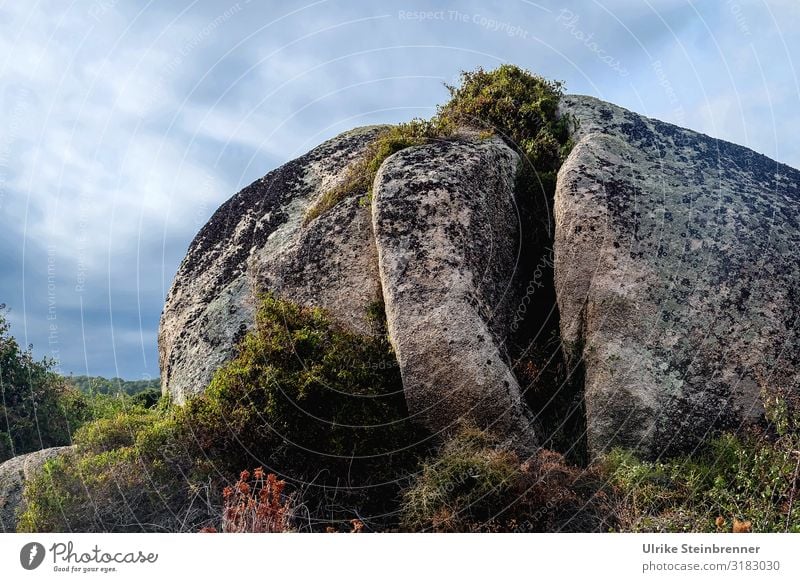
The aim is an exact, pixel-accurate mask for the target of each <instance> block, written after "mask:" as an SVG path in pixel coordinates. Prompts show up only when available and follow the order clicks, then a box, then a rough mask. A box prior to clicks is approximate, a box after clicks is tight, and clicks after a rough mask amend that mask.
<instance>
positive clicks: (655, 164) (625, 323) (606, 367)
mask: <svg viewBox="0 0 800 582" xmlns="http://www.w3.org/2000/svg"><path fill="white" fill-rule="evenodd" d="M562 108H563V109H564V110H565V111H567V112H570V113H572V114H573V115H575V116H576V117H577V119H578V122H579V129H578V132H577V134H576V136H575V141H576V145H575V147H574V149H573V150H572V153H571V154H570V156H569V158H568V159H567V160H566V162H565V163H564V164H563V166H562V168H561V171H560V173H559V178H558V185H557V191H556V200H555V215H556V235H555V278H556V281H555V284H556V294H557V297H558V305H559V309H560V312H561V336H562V340H563V342H564V344H565V345H566V346H567V348H568V351H569V352H570V353H569V355H570V358H571V361H572V363H573V365H576V366H577V365H582V366H583V367H584V371H585V402H586V415H587V419H586V421H587V430H588V442H589V448H590V450H591V451H592V452H593V453H594V454H597V453H599V452H602V451H603V450H606V449H607V448H608V447H611V446H625V447H628V448H631V449H634V450H637V451H638V452H639V453H641V454H642V455H644V456H647V457H655V456H658V455H660V454H665V453H666V454H669V453H671V452H678V451H686V450H691V449H692V448H694V447H696V446H697V445H698V444H700V443H701V442H702V441H703V439H705V438H707V437H708V436H709V435H710V434H712V433H713V432H715V431H717V430H720V429H730V430H737V429H739V428H740V427H742V426H743V425H747V424H752V423H754V422H759V421H760V420H761V419H763V417H764V413H765V409H764V402H765V397H768V398H774V397H778V398H786V397H792V396H793V395H794V396H797V394H798V379H799V376H798V374H799V373H800V367H798V364H800V350H798V348H799V347H800V341H799V338H798V332H797V329H798V328H797V316H798V307H799V305H800V304H799V303H798V297H800V228H798V227H799V226H800V224H799V223H798V222H799V221H800V217H799V216H798V211H797V209H798V204H799V203H800V172H798V171H797V170H794V169H793V168H790V167H787V166H785V165H783V164H779V163H777V162H775V161H773V160H770V159H769V158H767V157H765V156H763V155H760V154H757V153H755V152H753V151H750V150H748V149H747V148H744V147H741V146H737V145H734V144H731V143H727V142H724V141H720V140H716V139H712V138H710V137H708V136H705V135H702V134H699V133H696V132H693V131H689V130H686V129H682V128H679V127H676V126H674V125H670V124H667V123H662V122H660V121H657V120H653V119H648V118H646V117H643V116H641V115H638V114H636V113H632V112H630V111H626V110H624V109H622V108H620V107H617V106H614V105H611V104H609V103H605V102H603V101H600V100H598V99H594V98H591V97H567V98H565V100H564V102H563V106H562Z"/></svg>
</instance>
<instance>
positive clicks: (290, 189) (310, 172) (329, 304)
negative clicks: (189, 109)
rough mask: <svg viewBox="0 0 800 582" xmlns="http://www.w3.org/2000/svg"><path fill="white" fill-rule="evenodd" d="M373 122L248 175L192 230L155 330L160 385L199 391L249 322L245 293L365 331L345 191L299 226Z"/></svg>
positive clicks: (369, 289) (363, 269)
mask: <svg viewBox="0 0 800 582" xmlns="http://www.w3.org/2000/svg"><path fill="white" fill-rule="evenodd" d="M379 130H380V127H379V126H377V127H375V126H373V127H364V128H359V129H354V130H352V131H348V132H345V133H343V134H342V135H340V136H338V137H336V138H334V139H332V140H329V141H327V142H325V143H323V144H322V145H320V146H318V147H316V148H314V149H313V150H311V151H310V152H309V153H307V154H305V155H304V156H301V157H300V158H297V159H296V160H292V161H291V162H288V163H287V164H284V165H283V166H281V167H279V168H278V169H276V170H274V171H272V172H270V173H269V174H267V175H266V176H264V177H263V178H261V179H260V180H256V181H255V182H253V183H252V184H250V185H249V186H247V187H246V188H245V189H243V190H242V191H241V192H239V193H238V194H236V195H235V196H234V197H232V198H231V199H229V200H228V201H227V202H225V203H224V204H223V205H222V206H221V207H220V208H219V209H218V210H217V211H216V212H215V213H214V215H213V216H212V217H211V220H209V222H208V223H207V224H206V225H205V226H204V227H203V228H202V229H201V230H200V232H199V233H198V234H197V236H196V237H195V239H194V240H193V241H192V244H191V245H190V247H189V250H188V252H187V254H186V257H185V258H184V260H183V262H182V263H181V265H180V267H179V269H178V273H177V274H176V276H175V280H174V282H173V284H172V288H171V289H170V291H169V295H168V296H167V300H166V304H165V306H164V312H163V313H162V316H161V325H160V329H159V336H158V338H159V341H158V344H159V363H160V368H161V378H162V387H163V390H164V391H165V392H167V393H169V394H171V396H172V397H173V399H174V400H175V401H176V402H178V403H182V402H184V401H185V399H186V398H187V397H189V396H191V395H193V394H197V393H199V392H202V391H203V390H204V389H205V388H206V386H207V385H208V383H209V381H210V380H211V377H212V375H213V373H214V371H215V370H216V369H217V368H219V367H220V366H221V365H222V364H223V363H224V362H225V361H227V360H228V359H229V358H230V357H231V356H232V354H233V348H234V347H235V345H236V343H237V342H238V340H239V339H240V338H241V337H243V335H244V333H245V332H246V330H247V329H248V328H249V327H250V326H251V325H252V323H253V317H254V311H253V308H254V300H255V295H257V293H258V292H261V291H267V290H269V291H273V292H275V293H277V294H278V295H281V296H284V297H286V298H288V299H292V300H294V301H297V302H300V303H304V304H312V305H319V306H322V307H325V308H326V309H328V310H330V311H331V312H332V314H333V315H334V316H335V317H336V318H337V319H339V320H340V321H342V322H343V323H345V324H347V325H349V326H350V327H352V328H354V329H356V330H361V331H364V330H366V329H367V327H368V326H367V319H366V313H367V312H366V306H367V305H368V304H369V302H370V301H375V300H376V299H377V298H378V297H379V296H380V283H379V281H378V274H377V259H376V252H375V245H374V243H373V241H372V237H371V235H370V229H369V215H368V213H366V212H365V211H364V209H360V208H359V206H358V200H357V197H351V198H348V199H346V200H345V201H343V202H342V203H341V204H339V205H337V206H336V207H335V208H333V209H331V211H330V212H328V213H326V214H325V215H324V216H321V217H319V218H318V219H317V220H314V221H313V222H312V223H311V224H309V225H308V226H306V227H304V226H303V217H304V215H305V212H306V210H307V209H308V207H309V206H310V204H311V202H312V201H314V200H315V199H316V198H317V197H318V196H320V195H322V194H323V193H325V192H326V191H327V190H329V189H330V188H332V187H333V186H335V185H336V184H337V182H338V181H339V180H341V179H342V178H343V176H344V174H345V169H346V168H347V167H348V166H349V164H351V163H353V162H354V161H355V160H357V159H358V157H359V156H360V155H363V152H364V147H365V146H366V145H367V144H368V143H369V141H370V139H371V138H373V137H374V136H375V135H376V133H377V132H378V131H379Z"/></svg>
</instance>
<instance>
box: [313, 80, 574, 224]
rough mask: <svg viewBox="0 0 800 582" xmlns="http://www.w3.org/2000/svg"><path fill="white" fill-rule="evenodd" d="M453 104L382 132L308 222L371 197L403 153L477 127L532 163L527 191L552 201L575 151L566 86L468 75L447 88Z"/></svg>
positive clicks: (527, 171)
mask: <svg viewBox="0 0 800 582" xmlns="http://www.w3.org/2000/svg"><path fill="white" fill-rule="evenodd" d="M447 88H448V90H449V91H450V101H449V102H448V103H446V104H445V105H443V106H441V107H439V109H438V112H437V114H436V115H435V116H434V117H433V118H432V119H431V120H429V121H427V120H422V119H415V120H412V121H411V122H408V123H401V124H399V125H396V126H393V127H390V128H389V129H387V130H385V131H383V132H381V133H380V134H379V135H378V136H377V137H376V138H375V139H374V140H373V141H372V143H370V144H369V146H368V147H367V150H366V153H365V154H364V156H363V157H362V158H361V159H360V160H358V161H357V162H356V163H355V164H353V165H352V166H350V168H349V169H348V170H347V173H346V174H345V176H344V178H343V179H342V181H341V183H340V184H339V185H338V186H336V187H335V188H333V189H331V190H329V191H327V192H325V193H324V194H323V195H322V196H321V197H320V199H319V200H318V201H316V202H315V203H314V204H313V205H312V206H311V207H310V208H309V210H308V212H307V213H306V216H305V222H306V223H308V222H311V221H312V220H313V219H315V218H317V217H318V216H321V215H322V214H324V213H325V212H327V211H328V210H330V209H331V208H333V207H334V206H335V205H336V204H338V203H339V202H341V201H342V200H344V199H345V198H348V197H349V196H351V195H354V194H365V195H366V196H367V199H369V198H370V197H371V190H372V183H373V181H374V179H375V175H376V174H377V173H378V169H379V168H380V166H381V164H382V163H383V162H384V161H385V160H386V158H388V157H389V156H391V155H392V154H395V153H397V152H399V151H401V150H403V149H406V148H409V147H412V146H417V145H423V144H426V143H430V142H431V141H434V140H441V139H449V138H452V136H453V134H454V132H455V130H456V128H458V127H473V128H478V129H481V130H483V134H482V135H484V136H486V135H491V134H493V133H497V134H499V135H500V136H502V137H503V138H504V139H505V140H506V141H507V142H509V144H511V145H512V146H513V147H514V148H515V149H517V150H518V151H519V152H520V153H522V155H523V156H524V157H525V158H526V160H527V161H528V163H527V164H525V167H524V169H523V172H522V174H523V176H524V179H523V182H524V183H525V184H526V189H534V188H540V187H542V188H544V189H545V191H546V192H548V193H549V195H550V197H552V193H553V190H554V188H555V176H556V173H557V172H558V168H559V167H560V166H561V163H562V162H563V160H564V159H565V158H566V156H567V154H568V153H569V150H570V149H571V148H572V142H571V140H570V137H569V133H570V127H571V124H572V123H573V119H572V118H571V117H569V116H561V117H560V116H559V115H558V112H557V109H558V103H559V101H560V99H561V96H562V94H563V93H562V84H561V83H560V82H557V81H548V80H546V79H543V78H542V77H539V76H537V75H533V74H532V73H530V72H529V71H526V70H525V69H521V68H520V67H516V66H513V65H502V66H500V67H498V68H497V69H495V70H492V71H485V70H483V69H481V68H479V69H477V70H475V71H468V72H463V73H462V74H461V84H460V85H459V86H458V87H451V86H448V87H447Z"/></svg>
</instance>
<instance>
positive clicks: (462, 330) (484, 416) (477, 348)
mask: <svg viewBox="0 0 800 582" xmlns="http://www.w3.org/2000/svg"><path fill="white" fill-rule="evenodd" d="M518 164H519V157H518V156H517V154H516V153H515V152H514V151H513V150H512V149H511V148H510V147H508V146H507V145H506V144H505V143H503V141H502V140H501V139H499V138H493V139H490V140H480V139H475V140H474V141H472V140H464V141H461V140H455V141H444V142H439V143H432V144H428V145H424V146H418V147H413V148H409V149H406V150H403V151H401V152H399V153H397V154H395V155H393V156H391V157H390V158H389V159H388V160H387V161H386V162H385V163H384V164H383V165H382V166H381V169H380V171H379V173H378V175H377V177H376V178H375V185H374V197H373V203H372V216H373V225H374V231H375V240H376V243H377V248H378V257H379V265H380V276H381V282H382V284H383V296H384V301H385V304H386V317H387V323H388V328H389V336H390V338H391V341H392V345H393V346H394V348H395V351H396V354H397V360H398V363H399V365H400V371H401V375H402V378H403V387H404V390H405V393H406V400H407V402H408V406H409V411H410V413H411V414H412V416H414V417H415V418H417V419H418V420H421V422H422V424H424V425H425V426H426V427H428V428H429V429H430V430H432V431H434V432H436V433H439V432H447V431H451V430H453V429H454V428H455V427H454V423H455V422H456V421H457V420H459V419H463V420H467V421H469V422H472V423H475V424H477V425H480V426H482V427H483V428H487V427H488V428H491V429H493V430H495V431H496V432H498V433H499V434H502V435H508V436H510V437H511V438H512V440H514V441H515V442H514V446H516V447H518V448H522V449H532V448H533V447H534V446H535V443H536V439H535V436H534V434H533V428H532V421H531V415H530V414H529V412H528V411H527V409H526V407H525V405H524V404H523V403H522V399H521V395H520V389H519V385H518V383H517V380H516V378H515V377H514V374H513V373H512V371H511V369H510V368H509V365H508V363H507V359H506V355H505V353H504V351H503V349H502V346H503V344H504V342H505V339H506V337H507V335H508V328H509V324H510V322H509V315H510V312H511V308H510V306H509V304H510V303H511V300H512V299H513V296H514V289H515V287H514V277H515V274H516V271H515V266H516V264H517V262H518V248H517V241H518V237H517V234H516V233H517V231H518V228H519V218H518V212H517V208H516V199H515V194H514V185H515V182H514V181H515V177H516V174H517V167H518Z"/></svg>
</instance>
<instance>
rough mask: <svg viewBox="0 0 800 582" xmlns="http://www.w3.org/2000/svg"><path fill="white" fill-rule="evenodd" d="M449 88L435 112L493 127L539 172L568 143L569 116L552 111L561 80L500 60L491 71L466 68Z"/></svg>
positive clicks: (557, 161) (552, 164)
mask: <svg viewBox="0 0 800 582" xmlns="http://www.w3.org/2000/svg"><path fill="white" fill-rule="evenodd" d="M448 90H449V91H450V101H449V102H448V103H447V104H446V105H444V106H442V107H441V108H440V109H439V112H438V115H439V117H441V118H444V119H447V120H449V121H450V122H451V123H458V124H465V125H471V126H477V127H480V128H483V129H486V130H490V131H494V132H497V133H499V134H500V135H501V136H502V137H503V138H504V139H506V140H507V141H509V142H510V143H511V144H512V145H514V146H515V147H516V148H517V149H518V150H519V151H520V152H522V153H523V154H524V155H525V156H526V157H527V159H528V160H529V161H530V163H531V164H532V165H533V167H534V168H536V170H537V171H538V172H544V173H552V172H554V171H558V168H559V166H560V165H561V162H562V161H563V160H564V158H566V155H567V154H568V153H569V150H570V149H571V147H572V144H571V142H570V139H569V129H570V123H572V119H571V118H569V117H559V116H558V114H557V111H558V104H559V101H560V100H561V96H562V95H563V90H562V84H561V83H560V82H558V81H548V80H546V79H544V78H542V77H539V76H538V75H534V74H532V73H530V72H529V71H526V70H524V69H521V68H520V67H517V66H514V65H501V66H500V67H498V68H497V69H494V70H493V71H485V70H483V69H482V68H478V69H477V70H475V71H465V72H463V73H462V74H461V84H460V85H459V86H458V87H452V86H448Z"/></svg>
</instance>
